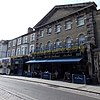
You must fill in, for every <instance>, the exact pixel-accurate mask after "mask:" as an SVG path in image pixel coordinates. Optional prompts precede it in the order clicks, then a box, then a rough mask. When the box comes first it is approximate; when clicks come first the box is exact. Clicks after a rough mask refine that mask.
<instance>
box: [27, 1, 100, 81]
mask: <svg viewBox="0 0 100 100" xmlns="http://www.w3.org/2000/svg"><path fill="white" fill-rule="evenodd" d="M96 7H97V5H96V4H95V3H94V2H88V3H79V4H69V5H59V6H55V7H54V8H53V9H52V10H51V11H50V12H49V13H48V14H47V15H46V16H44V18H43V19H41V20H40V21H39V22H38V23H37V24H36V25H35V26H34V28H35V31H36V50H35V52H34V53H33V57H34V58H35V60H33V62H32V61H29V62H27V63H37V62H38V63H39V67H40V69H41V70H42V71H45V70H47V69H48V70H49V71H50V72H51V73H52V72H54V71H55V70H57V71H59V73H60V78H63V76H64V73H65V72H66V71H67V72H70V73H71V74H75V73H77V74H80V73H81V74H82V72H84V73H85V75H89V76H90V77H91V78H92V77H94V75H95V65H94V52H93V49H94V48H96V45H98V46H99V42H98V41H99V38H98V37H99V36H98V35H99V34H98V32H99V30H97V29H98V28H99V26H98V24H99V21H98V20H99V12H100V11H99V10H97V9H96ZM96 21H97V23H95V22H96ZM96 31H98V32H96ZM96 40H97V41H96ZM43 66H45V67H43ZM98 79H99V78H98Z"/></svg>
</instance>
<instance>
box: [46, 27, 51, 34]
mask: <svg viewBox="0 0 100 100" xmlns="http://www.w3.org/2000/svg"><path fill="white" fill-rule="evenodd" d="M51 33H52V27H51V26H49V27H47V34H48V35H51Z"/></svg>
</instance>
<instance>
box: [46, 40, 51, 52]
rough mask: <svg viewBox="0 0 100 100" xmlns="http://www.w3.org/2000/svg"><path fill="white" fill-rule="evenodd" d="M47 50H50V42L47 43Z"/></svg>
mask: <svg viewBox="0 0 100 100" xmlns="http://www.w3.org/2000/svg"><path fill="white" fill-rule="evenodd" d="M47 50H51V42H50V41H48V42H47Z"/></svg>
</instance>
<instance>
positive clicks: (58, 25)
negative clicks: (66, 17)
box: [55, 23, 61, 33]
mask: <svg viewBox="0 0 100 100" xmlns="http://www.w3.org/2000/svg"><path fill="white" fill-rule="evenodd" d="M55 32H56V33H60V32H61V24H60V23H59V24H56V25H55Z"/></svg>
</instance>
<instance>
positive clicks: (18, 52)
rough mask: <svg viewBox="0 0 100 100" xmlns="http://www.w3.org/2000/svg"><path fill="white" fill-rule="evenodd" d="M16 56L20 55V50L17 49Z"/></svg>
mask: <svg viewBox="0 0 100 100" xmlns="http://www.w3.org/2000/svg"><path fill="white" fill-rule="evenodd" d="M16 55H17V56H18V55H20V48H17V52H16Z"/></svg>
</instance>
